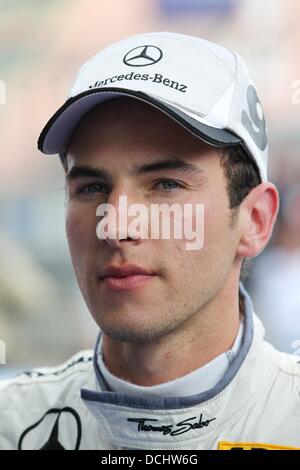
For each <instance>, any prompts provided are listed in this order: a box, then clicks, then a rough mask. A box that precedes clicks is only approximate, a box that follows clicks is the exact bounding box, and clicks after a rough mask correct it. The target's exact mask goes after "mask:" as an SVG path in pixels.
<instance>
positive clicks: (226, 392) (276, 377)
mask: <svg viewBox="0 0 300 470" xmlns="http://www.w3.org/2000/svg"><path fill="white" fill-rule="evenodd" d="M39 149H40V150H41V151H42V152H44V153H46V154H55V153H59V154H60V158H61V161H62V164H63V167H64V170H65V172H66V191H67V208H66V231H67V236H68V241H69V246H70V252H71V257H72V261H73V266H74V270H75V273H76V277H77V280H78V283H79V287H80V289H81V292H82V295H83V297H84V299H85V301H86V303H87V305H88V308H89V310H90V312H91V314H92V315H93V317H94V319H95V321H96V322H97V324H98V325H99V328H100V330H101V333H100V335H99V340H98V342H97V345H96V347H95V352H94V353H91V352H82V353H79V354H78V355H77V356H75V357H74V358H72V359H71V360H70V361H68V362H67V363H65V364H64V365H62V366H60V367H58V368H53V369H46V368H45V369H38V370H35V371H33V372H31V373H25V374H22V375H21V376H19V377H17V378H16V379H14V380H12V381H8V382H7V383H4V384H3V385H2V386H1V387H2V391H1V395H0V396H1V398H0V399H1V412H0V418H1V420H0V422H1V440H0V442H1V447H2V448H5V449H15V448H18V449H172V450H174V449H225V450H226V449H231V448H238V449H239V448H241V449H243V448H246V449H248V448H250V449H252V448H266V449H277V448H297V447H300V407H299V394H300V364H299V358H296V357H294V356H289V355H287V354H284V353H280V352H278V351H276V350H275V349H273V348H272V346H271V345H269V344H268V343H266V342H264V340H263V335H264V331H263V327H262V325H261V323H260V321H259V320H258V318H257V317H256V316H255V314H254V313H253V308H252V304H251V300H250V298H249V296H248V294H247V293H246V292H245V290H244V288H243V286H242V284H239V279H240V272H241V266H242V263H243V260H244V259H245V258H251V257H253V256H256V255H257V254H258V253H259V252H261V251H262V250H263V249H264V247H265V246H266V244H267V243H268V240H269V238H270V236H271V233H272V228H273V225H274V222H275V219H276V214H277V211H278V193H277V190H276V188H275V187H274V185H273V184H272V183H270V182H268V180H267V137H266V127H265V119H264V116H263V113H262V109H261V106H260V103H259V100H258V97H257V93H256V90H255V87H254V85H253V83H252V82H251V80H250V78H249V75H248V72H247V70H246V67H245V65H244V64H243V62H242V60H241V59H240V58H239V57H238V56H237V55H236V54H234V53H233V52H231V51H229V50H227V49H224V48H223V47H220V46H217V45H216V44H212V43H210V42H208V41H204V40H202V39H198V38H194V37H190V36H184V35H180V34H174V33H151V34H144V35H139V36H134V37H130V38H127V39H125V40H123V41H121V42H119V43H117V44H114V45H112V46H111V47H108V48H107V49H105V50H104V51H102V52H100V53H99V54H98V55H96V56H95V57H94V58H93V59H91V60H90V61H89V62H88V63H87V64H85V65H84V66H83V67H82V68H81V69H80V71H79V73H78V75H77V78H76V81H75V84H74V86H73V88H72V90H71V93H70V97H69V99H68V100H67V101H66V103H65V104H64V105H63V106H62V107H61V108H60V109H59V110H58V111H57V112H56V113H55V115H54V116H53V117H52V118H51V119H50V121H49V122H48V123H47V125H46V126H45V128H44V130H43V132H42V133H41V136H40V139H39ZM122 198H123V199H122ZM124 200H125V202H126V204H127V206H126V207H127V209H129V211H128V214H126V213H125V212H126V211H125V209H124V205H123V206H122V204H120V201H124ZM136 204H138V205H139V207H142V208H146V209H147V214H146V216H145V217H141V218H140V219H139V224H134V223H133V222H134V220H133V219H134V217H133V215H134V210H133V209H136V206H135V205H136ZM176 204H177V205H176ZM155 205H156V206H157V205H159V207H161V208H162V207H163V205H164V207H165V208H166V207H167V208H168V207H171V206H172V205H174V212H173V213H172V214H170V213H169V215H170V217H169V219H168V222H172V221H174V220H175V218H176V217H177V216H178V214H179V217H177V223H179V222H183V223H184V228H187V230H185V231H184V233H183V234H182V236H181V237H176V236H175V235H174V233H173V232H172V230H170V233H171V232H172V233H171V235H170V236H169V237H163V236H162V233H161V232H162V230H161V228H159V236H158V237H155V236H151V235H152V231H150V228H151V229H152V226H155V224H157V222H158V217H156V218H155V216H154V215H153V214H152V212H151V213H150V209H151V210H152V208H153V207H154V206H155ZM185 208H188V209H191V210H190V211H189V212H188V211H187V212H180V210H183V209H185ZM198 208H200V209H199V212H196V214H195V212H193V210H194V209H196V211H197V210H198ZM201 208H202V209H203V212H201ZM131 209H132V210H131ZM130 210H131V212H130ZM156 214H157V213H156ZM197 214H200V217H199V218H198V217H197ZM201 214H204V215H203V217H201ZM126 215H128V217H127V218H126V217H125V216H126ZM114 216H115V219H117V222H118V223H116V220H114ZM149 221H150V224H149V225H147V224H148V222H149ZM174 227H175V225H174ZM150 232H151V233H150ZM191 232H193V233H195V234H199V233H200V234H201V233H202V234H203V237H200V238H199V239H198V242H199V243H198V246H197V247H196V249H195V246H192V247H191V245H189V244H188V243H187V240H189V242H190V240H191V237H189V236H188V234H190V233H191ZM149 233H150V236H149ZM70 321H71V320H70Z"/></svg>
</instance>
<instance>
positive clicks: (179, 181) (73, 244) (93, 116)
mask: <svg viewBox="0 0 300 470" xmlns="http://www.w3.org/2000/svg"><path fill="white" fill-rule="evenodd" d="M171 160H172V161H173V160H181V161H182V162H184V163H188V164H190V165H193V166H194V167H195V170H193V171H183V170H182V169H181V170H180V169H175V168H174V169H167V168H166V169H157V168H156V171H149V167H148V171H143V172H141V171H139V170H140V169H141V167H142V166H145V165H149V164H151V163H162V162H170V161H171ZM67 165H68V169H67V174H68V175H69V177H68V176H67V217H66V229H67V237H68V241H69V245H70V251H71V256H72V261H73V265H74V269H75V273H76V277H77V280H78V283H79V286H80V289H81V292H82V294H83V296H84V299H85V301H86V303H87V305H88V308H89V310H90V311H91V313H92V315H93V317H94V319H95V320H96V322H97V323H98V325H99V327H100V328H101V330H102V331H103V332H104V333H105V334H106V335H107V336H110V337H112V338H114V339H116V340H121V341H133V342H137V343H142V342H147V341H151V340H153V339H156V338H159V337H161V336H163V335H166V334H168V333H169V332H171V331H174V330H175V329H178V328H183V327H184V324H185V323H186V322H188V321H189V320H191V317H192V316H193V315H194V314H197V312H199V311H201V310H202V309H203V307H204V306H206V305H207V304H208V303H209V302H212V301H214V300H215V298H216V297H217V296H218V294H219V292H220V291H221V289H224V287H225V286H226V284H227V285H229V284H230V283H232V281H233V276H234V274H233V271H234V268H233V263H234V260H235V256H236V247H237V245H238V242H239V224H238V222H237V223H236V224H234V225H233V224H231V223H230V216H231V212H230V210H229V203H228V196H227V192H226V179H225V176H224V173H223V169H222V167H221V165H220V151H218V150H216V149H215V148H213V147H211V146H209V145H207V144H205V143H204V142H202V141H201V140H199V139H197V138H196V137H194V136H193V135H192V134H190V133H189V132H187V131H186V130H184V129H183V128H182V127H180V126H179V125H177V124H176V123H175V122H173V121H172V120H171V119H170V118H168V117H167V116H165V115H164V114H163V113H161V112H159V111H158V110H156V109H154V108H152V107H150V106H149V105H147V104H144V103H142V102H138V101H136V100H132V99H129V98H122V99H116V100H114V101H110V102H107V103H104V104H103V105H101V106H100V107H99V108H97V109H94V110H93V111H91V112H90V113H89V114H88V115H87V116H86V117H85V118H84V119H83V120H82V121H81V123H80V125H79V126H78V127H77V129H76V130H75V132H74V134H73V136H72V139H71V143H70V146H69V152H68V157H67ZM79 166H80V167H81V166H84V167H88V168H92V169H94V170H101V172H102V173H103V176H101V175H100V173H99V175H98V176H97V175H92V173H91V175H90V176H88V175H84V174H83V173H82V172H80V171H79V170H76V171H75V167H79ZM72 175H73V176H72ZM104 175H105V176H104ZM165 180H167V181H165ZM120 196H126V197H127V204H128V206H130V205H131V204H134V203H139V204H143V205H144V206H146V207H147V208H148V209H149V210H150V208H151V205H152V204H163V203H164V204H167V205H172V204H174V203H177V204H179V205H180V206H181V207H183V205H184V204H188V205H191V206H190V207H193V208H194V209H195V207H196V204H203V205H204V245H203V247H202V249H198V250H188V249H186V246H187V245H186V243H187V241H188V242H189V241H190V240H187V239H186V238H184V235H183V238H182V239H174V236H173V237H172V238H171V239H162V238H160V239H153V238H152V239H151V238H140V239H132V238H130V232H129V233H128V235H129V237H128V238H123V239H122V238H121V239H120V240H118V239H113V231H114V230H112V231H111V232H110V233H111V239H107V240H101V239H99V238H98V237H97V234H96V226H97V223H99V221H100V217H99V216H96V209H97V207H98V206H99V205H100V204H103V203H105V202H106V203H110V204H112V205H113V206H115V208H116V209H117V214H118V204H119V197H120ZM192 212H193V214H192V216H191V215H189V214H186V215H185V217H184V219H185V220H184V223H189V224H191V226H192V227H193V228H194V229H195V224H196V219H195V217H196V215H195V214H196V212H195V210H193V211H192ZM133 218H134V217H130V216H129V217H128V224H129V222H130V221H131V220H132V219H133ZM103 220H104V219H103ZM199 230H202V223H201V227H199ZM148 233H149V232H148ZM171 233H172V231H171ZM115 235H117V232H116V231H115ZM128 263H130V264H134V265H138V266H140V267H141V268H144V269H146V270H147V271H149V272H151V273H153V275H151V276H148V277H147V278H145V279H146V280H145V281H142V282H140V283H139V282H138V283H137V284H134V283H133V285H131V287H130V288H128V289H126V288H125V289H118V288H113V287H112V286H113V282H112V283H110V282H109V281H107V280H104V279H103V275H104V271H105V269H107V268H108V267H109V266H117V267H119V266H121V265H125V264H128ZM235 275H236V273H235ZM125 287H126V286H125Z"/></svg>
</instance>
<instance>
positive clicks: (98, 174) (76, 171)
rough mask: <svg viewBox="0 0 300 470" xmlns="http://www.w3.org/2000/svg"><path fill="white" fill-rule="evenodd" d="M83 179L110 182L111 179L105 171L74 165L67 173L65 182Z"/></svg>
mask: <svg viewBox="0 0 300 470" xmlns="http://www.w3.org/2000/svg"><path fill="white" fill-rule="evenodd" d="M84 177H92V178H101V179H105V180H109V181H110V180H111V177H110V175H109V173H108V172H107V171H105V170H100V169H99V168H93V167H91V166H85V165H74V166H73V167H72V168H71V169H70V170H69V171H68V173H67V175H66V180H67V182H68V183H69V182H70V181H72V180H75V179H78V178H84Z"/></svg>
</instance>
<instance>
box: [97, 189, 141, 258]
mask: <svg viewBox="0 0 300 470" xmlns="http://www.w3.org/2000/svg"><path fill="white" fill-rule="evenodd" d="M138 203H141V201H139V200H138V196H137V194H136V193H135V192H133V191H131V192H129V191H124V190H123V191H117V190H114V191H112V192H111V193H110V195H109V198H108V200H107V203H106V208H105V209H106V210H105V215H104V216H103V218H102V220H101V221H100V226H101V231H102V235H103V238H102V239H103V241H104V242H106V243H107V244H108V245H109V246H111V247H112V248H115V249H120V248H121V247H122V246H123V245H124V242H127V243H128V242H130V243H134V244H135V245H139V244H140V243H141V241H142V237H141V230H139V231H137V230H136V227H134V226H133V224H132V220H133V217H132V215H129V214H130V212H129V211H130V207H132V205H133V204H135V205H136V204H138ZM145 222H146V221H145ZM141 229H142V227H141ZM97 233H98V230H97Z"/></svg>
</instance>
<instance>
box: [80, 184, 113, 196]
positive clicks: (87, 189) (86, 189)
mask: <svg viewBox="0 0 300 470" xmlns="http://www.w3.org/2000/svg"><path fill="white" fill-rule="evenodd" d="M105 191H106V188H105V187H104V185H103V184H101V183H91V184H87V185H85V186H83V187H82V188H79V190H78V193H80V194H95V193H99V192H105Z"/></svg>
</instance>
